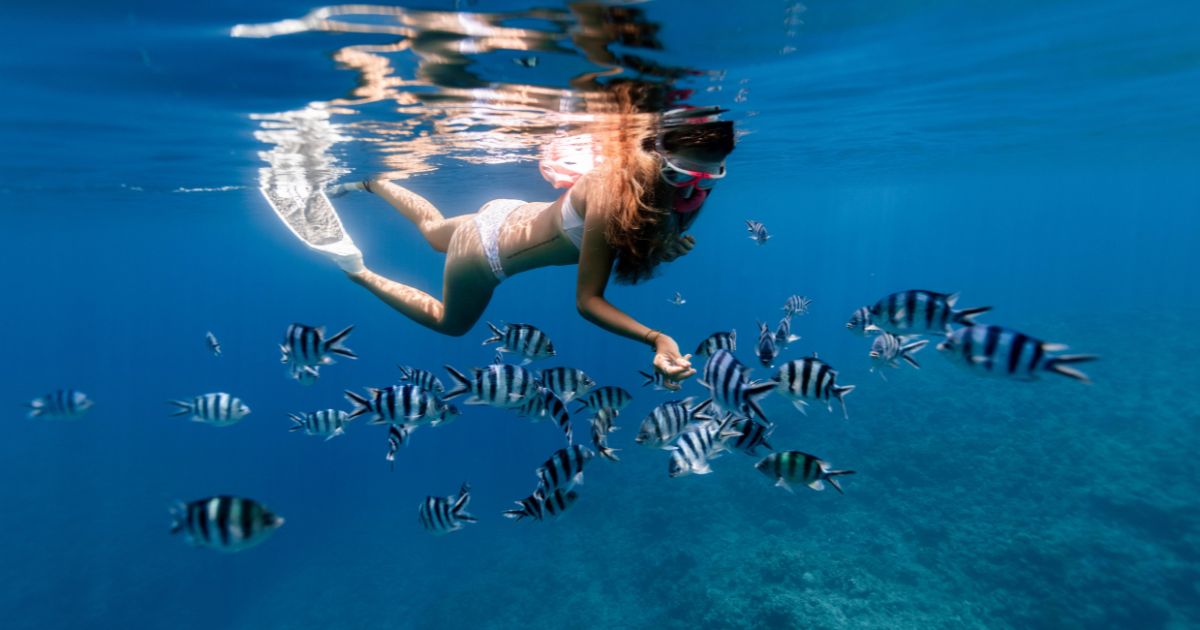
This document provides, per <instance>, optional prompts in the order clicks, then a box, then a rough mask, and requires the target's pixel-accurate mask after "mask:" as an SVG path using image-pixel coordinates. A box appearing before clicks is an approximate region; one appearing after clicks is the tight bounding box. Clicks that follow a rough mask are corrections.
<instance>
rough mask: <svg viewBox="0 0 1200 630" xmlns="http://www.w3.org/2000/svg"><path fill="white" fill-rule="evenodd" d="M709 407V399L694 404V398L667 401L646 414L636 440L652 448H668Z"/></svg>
mask: <svg viewBox="0 0 1200 630" xmlns="http://www.w3.org/2000/svg"><path fill="white" fill-rule="evenodd" d="M706 407H708V403H707V401H706V402H704V403H701V404H700V405H693V404H692V398H690V397H689V398H685V399H683V400H672V401H669V402H665V403H663V404H661V405H659V406H657V407H655V408H654V409H651V410H650V413H648V414H646V417H645V419H643V420H642V425H641V427H639V428H638V434H637V438H635V439H634V441H635V442H637V443H638V444H640V445H642V446H649V447H652V448H667V449H669V448H670V446H669V444H670V443H671V441H672V440H674V439H675V438H676V437H678V436H679V434H681V433H683V431H684V429H686V428H687V427H688V425H689V424H691V423H692V422H694V421H696V420H697V414H698V413H701V412H703V411H704V409H705V408H706Z"/></svg>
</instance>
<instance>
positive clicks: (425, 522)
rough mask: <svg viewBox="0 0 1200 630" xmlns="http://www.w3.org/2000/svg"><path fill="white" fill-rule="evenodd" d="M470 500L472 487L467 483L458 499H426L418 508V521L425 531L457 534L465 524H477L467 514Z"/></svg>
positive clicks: (451, 497)
mask: <svg viewBox="0 0 1200 630" xmlns="http://www.w3.org/2000/svg"><path fill="white" fill-rule="evenodd" d="M470 500H471V486H470V485H468V484H465V483H464V484H463V485H462V488H461V489H459V491H458V496H457V497H456V496H453V495H451V496H448V497H425V500H424V501H422V502H421V506H420V507H419V508H417V520H418V521H419V522H420V523H421V527H424V528H425V531H427V532H431V533H433V534H438V535H441V534H449V533H450V532H456V531H458V530H460V529H462V528H463V527H464V523H474V522H476V518H475V517H474V516H472V515H470V514H468V513H467V503H468V502H470Z"/></svg>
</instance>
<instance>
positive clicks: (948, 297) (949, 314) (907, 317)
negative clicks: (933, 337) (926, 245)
mask: <svg viewBox="0 0 1200 630" xmlns="http://www.w3.org/2000/svg"><path fill="white" fill-rule="evenodd" d="M956 302H958V294H957V293H950V294H946V293H937V292H935V291H925V290H923V289H912V290H910V291H900V292H899V293H893V294H891V295H889V296H887V297H885V298H883V299H882V300H879V301H878V302H876V303H875V305H874V306H872V307H871V309H870V311H871V324H870V325H869V326H867V327H866V330H867V331H868V332H873V331H874V330H875V329H880V330H885V331H887V332H890V333H892V334H894V335H903V334H942V333H947V332H950V326H951V324H957V325H959V326H971V325H973V324H974V323H975V321H974V317H975V316H976V315H979V314H980V313H986V312H987V311H990V310H992V307H990V306H980V307H977V308H965V309H962V310H955V309H954V304H955V303H956Z"/></svg>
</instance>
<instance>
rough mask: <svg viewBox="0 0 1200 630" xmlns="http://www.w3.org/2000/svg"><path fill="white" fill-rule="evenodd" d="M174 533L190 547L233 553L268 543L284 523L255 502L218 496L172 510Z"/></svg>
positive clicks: (182, 504)
mask: <svg viewBox="0 0 1200 630" xmlns="http://www.w3.org/2000/svg"><path fill="white" fill-rule="evenodd" d="M171 517H172V523H171V533H172V534H178V533H182V534H183V535H184V537H185V538H186V539H187V541H188V543H189V544H192V545H195V546H198V547H208V548H209V549H216V550H217V551H224V552H227V553H232V552H235V551H243V550H246V549H249V548H251V547H253V546H255V545H257V544H259V543H261V542H262V541H264V540H266V539H267V538H269V537H270V536H271V534H272V533H274V532H275V530H276V529H279V527H280V526H281V525H283V519H282V518H280V517H279V516H276V515H275V514H273V513H272V512H271V511H270V510H268V509H267V508H266V506H264V505H263V504H261V503H259V502H257V501H254V500H252V499H242V498H239V497H231V496H216V497H209V498H207V499H200V500H198V501H192V502H191V503H182V502H180V503H176V504H175V506H174V507H172V508H171Z"/></svg>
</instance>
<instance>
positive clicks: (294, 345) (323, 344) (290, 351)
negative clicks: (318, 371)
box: [279, 324, 358, 367]
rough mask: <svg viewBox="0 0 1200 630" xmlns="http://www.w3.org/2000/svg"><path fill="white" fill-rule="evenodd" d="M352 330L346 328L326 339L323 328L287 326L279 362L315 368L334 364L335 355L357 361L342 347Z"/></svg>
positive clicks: (347, 349) (297, 325)
mask: <svg viewBox="0 0 1200 630" xmlns="http://www.w3.org/2000/svg"><path fill="white" fill-rule="evenodd" d="M352 330H354V326H347V327H346V328H345V329H344V330H342V331H341V332H339V333H337V334H336V335H334V336H332V337H326V336H325V327H324V326H320V327H317V328H314V327H312V326H306V325H304V324H292V325H291V326H288V329H287V333H286V334H285V335H284V338H283V343H282V344H280V345H279V349H280V351H282V352H283V357H282V358H281V359H280V362H281V363H290V364H293V365H307V366H312V367H316V366H319V365H329V364H331V363H334V360H333V355H335V354H336V355H338V356H341V357H346V358H349V359H357V358H358V355H357V354H354V352H353V351H351V350H350V349H349V348H347V347H346V346H345V345H343V342H345V341H346V337H347V336H349V335H350V331H352Z"/></svg>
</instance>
